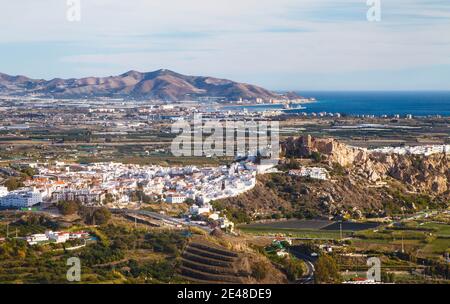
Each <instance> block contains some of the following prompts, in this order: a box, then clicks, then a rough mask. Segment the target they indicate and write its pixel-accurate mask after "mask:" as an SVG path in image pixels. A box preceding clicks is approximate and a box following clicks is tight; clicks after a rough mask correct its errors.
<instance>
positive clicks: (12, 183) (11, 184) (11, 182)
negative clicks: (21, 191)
mask: <svg viewBox="0 0 450 304" xmlns="http://www.w3.org/2000/svg"><path fill="white" fill-rule="evenodd" d="M24 186H25V185H24V184H23V181H22V180H21V179H19V178H17V177H11V178H9V179H8V180H6V182H5V187H6V188H8V191H14V190H17V189H18V188H21V187H24Z"/></svg>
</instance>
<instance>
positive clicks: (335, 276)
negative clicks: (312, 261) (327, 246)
mask: <svg viewBox="0 0 450 304" xmlns="http://www.w3.org/2000/svg"><path fill="white" fill-rule="evenodd" d="M314 278H315V281H316V283H327V284H330V283H332V284H333V283H334V284H335V283H341V282H342V278H341V275H340V273H339V269H338V266H337V263H336V260H335V259H334V258H333V257H332V256H331V255H327V254H323V255H321V256H320V257H319V259H318V260H317V262H316V272H315V276H314Z"/></svg>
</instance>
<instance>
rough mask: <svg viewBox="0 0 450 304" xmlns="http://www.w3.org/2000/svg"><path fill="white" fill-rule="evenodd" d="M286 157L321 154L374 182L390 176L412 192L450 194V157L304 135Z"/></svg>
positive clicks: (291, 142)
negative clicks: (378, 149) (372, 148)
mask: <svg viewBox="0 0 450 304" xmlns="http://www.w3.org/2000/svg"><path fill="white" fill-rule="evenodd" d="M283 149H284V152H285V154H286V156H294V157H296V156H297V157H310V156H311V155H312V154H313V153H316V154H320V155H321V157H322V158H323V160H324V161H325V162H327V163H329V164H330V165H332V164H333V163H337V164H339V165H341V166H343V167H345V168H347V170H349V171H350V172H352V173H355V174H358V175H360V176H362V177H365V178H367V180H368V181H371V182H379V181H383V180H385V179H386V178H388V177H391V178H394V179H396V180H398V181H400V182H402V183H404V184H405V185H406V186H407V187H408V189H409V190H410V191H414V192H422V193H426V194H428V195H440V194H444V193H446V192H449V191H450V168H449V157H450V156H449V155H446V154H443V153H441V154H433V155H430V156H417V155H399V154H387V153H381V152H371V151H370V150H366V149H362V148H358V147H351V146H348V145H345V144H343V143H340V142H338V141H337V140H335V139H332V138H324V139H322V138H312V137H311V136H309V135H308V136H303V137H299V138H296V139H295V138H290V139H288V140H287V141H286V142H285V143H284V144H283Z"/></svg>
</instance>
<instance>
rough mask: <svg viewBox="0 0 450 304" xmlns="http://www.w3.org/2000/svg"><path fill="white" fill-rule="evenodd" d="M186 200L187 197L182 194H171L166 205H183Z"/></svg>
mask: <svg viewBox="0 0 450 304" xmlns="http://www.w3.org/2000/svg"><path fill="white" fill-rule="evenodd" d="M185 200H186V196H184V195H180V194H170V195H168V196H167V197H166V203H169V204H182V203H184V201H185Z"/></svg>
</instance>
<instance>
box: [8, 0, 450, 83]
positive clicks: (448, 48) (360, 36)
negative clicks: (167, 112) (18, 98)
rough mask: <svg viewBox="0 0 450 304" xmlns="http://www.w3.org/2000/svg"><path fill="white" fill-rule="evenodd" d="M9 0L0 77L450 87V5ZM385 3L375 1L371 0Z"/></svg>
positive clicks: (410, 1)
mask: <svg viewBox="0 0 450 304" xmlns="http://www.w3.org/2000/svg"><path fill="white" fill-rule="evenodd" d="M79 1H80V4H81V19H80V21H79V22H70V21H68V20H67V10H68V4H67V0H39V1H36V0H14V1H13V0H2V1H1V4H0V72H3V73H6V74H10V75H26V76H29V77H33V78H44V79H52V78H56V77H61V78H71V77H85V76H109V75H118V74H121V73H124V72H126V71H128V70H138V71H141V72H148V71H153V70H157V69H160V68H165V69H171V70H174V71H176V72H179V73H182V74H188V75H202V76H214V77H220V78H228V79H232V80H235V81H240V82H247V83H252V84H257V85H261V86H263V87H266V88H268V89H271V90H300V91H301V90H310V91H311V90H450V81H449V80H450V1H449V0H379V1H380V3H381V20H380V21H379V22H369V21H368V20H367V11H368V10H369V9H370V6H368V5H367V3H366V2H367V0H226V1H225V0H221V1H219V0H164V1H163V0H127V1H124V0H79ZM369 1H376V0H369Z"/></svg>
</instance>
